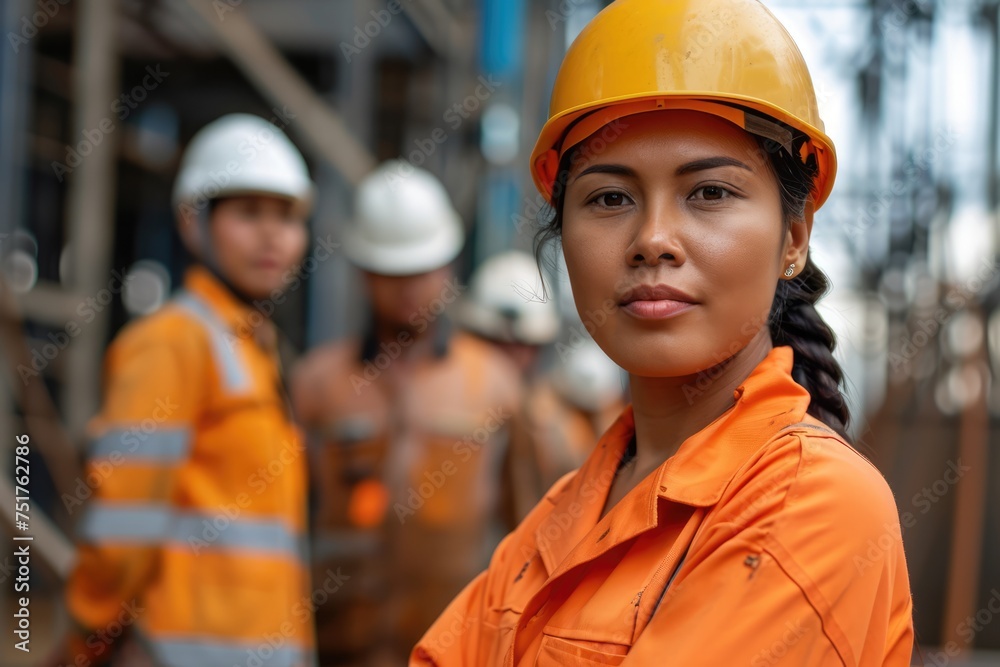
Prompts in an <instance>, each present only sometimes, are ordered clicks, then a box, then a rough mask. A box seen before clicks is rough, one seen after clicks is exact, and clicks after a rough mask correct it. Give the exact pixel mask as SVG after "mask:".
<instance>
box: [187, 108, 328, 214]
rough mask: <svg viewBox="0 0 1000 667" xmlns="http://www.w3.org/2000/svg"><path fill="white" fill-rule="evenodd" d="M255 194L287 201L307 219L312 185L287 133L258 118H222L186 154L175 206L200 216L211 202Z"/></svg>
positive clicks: (304, 164) (243, 115)
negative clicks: (197, 213)
mask: <svg viewBox="0 0 1000 667" xmlns="http://www.w3.org/2000/svg"><path fill="white" fill-rule="evenodd" d="M251 194H261V195H272V196H276V197H284V198H288V199H290V200H292V201H294V202H296V203H297V204H299V205H300V206H301V207H302V209H304V212H305V214H308V212H309V210H310V209H311V208H312V202H313V183H312V180H311V179H310V178H309V171H308V169H307V168H306V162H305V160H304V159H303V157H302V154H301V153H300V152H299V150H298V149H297V148H296V147H295V145H294V144H292V142H291V140H289V138H288V137H287V136H285V133H284V132H282V131H281V130H279V129H278V128H277V127H275V126H274V125H273V124H271V123H269V122H268V121H266V120H264V119H263V118H260V117H258V116H252V115H250V114H243V113H238V114H230V115H228V116H223V117H222V118H219V119H218V120H215V121H213V122H211V123H209V124H208V125H206V126H205V127H203V128H202V129H201V130H199V131H198V133H197V134H196V135H195V136H194V138H192V139H191V143H190V144H188V147H187V150H185V151H184V157H183V159H182V161H181V167H180V171H179V172H178V174H177V180H176V181H175V183H174V194H173V202H174V206H175V207H177V208H184V207H191V209H193V210H194V211H195V212H201V211H204V210H205V209H207V204H208V202H209V201H211V200H213V199H218V198H220V197H230V196H236V195H251Z"/></svg>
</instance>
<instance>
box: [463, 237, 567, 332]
mask: <svg viewBox="0 0 1000 667" xmlns="http://www.w3.org/2000/svg"><path fill="white" fill-rule="evenodd" d="M543 292H544V290H543V289H542V282H541V276H540V275H539V272H538V265H537V264H535V260H534V258H532V256H531V255H529V254H527V253H525V252H521V251H519V250H511V251H508V252H504V253H500V254H499V255H494V256H493V257H491V258H490V259H488V260H486V261H485V262H483V264H482V266H480V267H479V268H478V269H477V270H476V272H475V273H474V274H473V276H472V280H471V282H470V284H469V291H468V294H467V296H466V297H465V298H464V299H463V301H462V303H461V304H460V305H459V307H458V309H457V310H458V312H457V318H458V321H459V322H461V323H462V324H463V325H464V326H465V327H466V328H468V329H471V330H472V331H474V332H476V333H478V334H480V335H482V336H485V337H487V338H490V339H492V340H497V341H501V342H504V343H521V344H522V345H545V344H546V343H551V342H552V341H553V340H555V338H556V336H558V335H559V313H558V312H557V310H556V306H555V304H553V303H552V302H551V301H546V300H543V296H542V295H543Z"/></svg>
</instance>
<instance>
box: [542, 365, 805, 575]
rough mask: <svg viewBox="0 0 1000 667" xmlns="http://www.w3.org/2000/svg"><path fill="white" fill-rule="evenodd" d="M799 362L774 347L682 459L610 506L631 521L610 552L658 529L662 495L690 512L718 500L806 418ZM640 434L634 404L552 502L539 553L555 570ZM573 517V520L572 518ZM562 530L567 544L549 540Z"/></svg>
mask: <svg viewBox="0 0 1000 667" xmlns="http://www.w3.org/2000/svg"><path fill="white" fill-rule="evenodd" d="M793 360H794V355H793V351H792V348H791V347H788V346H778V347H775V348H773V349H772V350H771V351H770V352H769V353H768V355H767V356H766V357H765V358H764V359H763V360H762V361H761V362H760V363H759V364H758V365H757V367H756V368H755V369H754V370H753V371H752V372H751V373H750V375H749V376H747V378H746V380H744V382H743V384H741V385H740V386H739V387H738V388H737V389H736V390H735V391H734V392H733V396H734V398H735V399H736V402H735V404H734V405H733V406H732V407H731V408H730V409H729V410H727V411H726V412H724V413H723V414H722V415H720V416H719V417H718V418H717V419H716V420H715V421H713V422H712V423H711V424H709V425H708V426H706V427H705V428H704V429H702V430H701V431H699V432H698V433H696V434H694V435H693V436H691V437H690V438H688V439H687V440H685V441H684V443H683V444H682V445H681V447H680V449H679V450H678V452H677V454H675V455H674V456H672V457H671V458H669V459H667V460H666V461H665V462H664V463H663V464H662V465H661V466H660V467H659V468H657V469H656V470H655V471H654V472H653V473H651V474H650V475H649V477H647V478H646V479H645V480H643V481H642V482H640V483H639V485H638V486H636V488H635V489H633V490H632V491H631V492H630V493H629V494H628V495H626V496H625V498H623V499H622V500H621V501H620V503H619V504H618V506H616V507H615V508H613V509H612V511H611V512H610V513H609V517H611V516H612V515H617V516H623V514H622V513H626V514H627V515H628V516H629V517H630V520H629V521H609V522H608V523H609V524H610V525H609V526H608V534H607V535H606V538H605V539H602V540H601V543H602V544H603V545H606V548H610V547H612V546H613V545H615V544H620V543H621V542H622V541H624V540H627V539H630V538H631V537H634V536H635V535H638V534H639V533H642V532H645V531H646V530H649V529H651V528H653V527H655V526H656V525H657V523H658V521H659V517H658V512H659V511H660V505H661V504H660V503H659V502H658V500H659V499H661V498H662V499H664V500H667V501H670V502H674V503H680V504H683V505H688V506H692V507H710V506H712V505H715V504H716V503H718V502H719V499H720V498H721V497H722V493H723V491H724V490H725V488H726V487H727V486H728V485H729V483H730V482H731V481H732V480H733V478H734V477H735V476H736V473H737V472H739V470H740V468H742V467H743V465H744V464H745V463H746V462H747V461H748V460H749V459H750V457H751V456H752V455H753V454H754V452H756V451H757V450H759V449H760V448H761V447H763V446H764V444H765V443H766V442H767V441H768V440H769V439H770V437H771V436H773V435H774V434H776V433H777V432H778V431H780V430H782V429H783V428H785V427H786V426H790V425H792V424H796V423H798V422H800V421H802V420H803V418H804V417H805V414H806V410H807V409H808V407H809V400H810V396H809V392H808V391H807V390H806V389H805V388H804V387H802V386H801V385H799V384H798V383H797V382H795V380H793V379H792V374H791V373H792V363H793ZM634 432H635V421H634V418H633V414H632V407H631V405H630V406H628V407H626V408H625V410H624V412H622V414H621V415H620V416H619V417H618V419H617V421H615V423H614V424H613V425H612V426H611V427H610V428H609V429H608V430H607V432H606V433H605V434H604V435H603V436H602V437H601V439H600V441H598V443H597V446H596V447H595V448H594V451H593V453H592V454H591V455H590V457H589V458H588V459H587V461H586V462H585V463H584V464H583V466H582V467H581V468H580V470H579V472H578V473H577V474H576V475H575V476H574V477H573V478H572V479H571V480H570V481H569V482H568V484H567V485H566V487H565V489H564V490H563V493H561V494H559V495H558V496H556V497H555V498H553V499H552V502H554V504H555V507H554V508H553V509H552V512H551V513H550V515H549V516H548V517H547V518H546V519H545V520H543V521H542V522H541V524H540V525H539V526H538V529H537V530H536V540H537V544H538V546H539V551H540V553H541V555H542V559H543V561H544V562H545V565H546V568H547V569H548V571H549V572H550V573H551V572H552V571H553V570H554V569H555V567H556V565H557V564H559V563H562V562H564V561H565V560H566V556H568V555H569V553H570V552H571V551H572V550H573V548H574V545H577V544H578V543H580V541H581V540H582V539H583V538H584V537H585V536H586V534H587V533H588V532H589V531H590V530H591V529H592V528H593V527H594V526H595V525H596V524H597V523H598V521H599V520H600V513H601V510H602V509H603V507H604V501H605V499H606V498H607V495H608V491H609V489H610V488H611V483H612V481H613V480H614V477H615V472H616V470H617V468H618V462H619V460H620V459H621V457H622V455H623V454H624V453H625V449H626V448H627V447H628V443H629V441H630V440H631V439H632V435H633V433H634ZM588 498H589V499H590V500H587V499H588ZM581 499H584V500H583V501H581ZM570 517H571V518H572V519H574V521H568V520H567V518H570ZM606 518H607V517H606ZM550 524H551V525H550ZM557 530H561V531H562V535H563V537H564V539H558V540H550V539H547V538H546V537H545V535H552V534H554V531H557ZM570 533H571V534H570ZM593 555H594V554H591V556H593ZM574 560H575V559H574Z"/></svg>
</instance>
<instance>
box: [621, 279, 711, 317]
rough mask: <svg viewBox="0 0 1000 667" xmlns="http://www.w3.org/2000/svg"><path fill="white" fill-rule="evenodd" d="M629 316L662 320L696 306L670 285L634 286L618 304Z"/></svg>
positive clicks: (689, 298)
mask: <svg viewBox="0 0 1000 667" xmlns="http://www.w3.org/2000/svg"><path fill="white" fill-rule="evenodd" d="M619 303H620V305H621V307H622V308H623V309H624V310H625V311H626V312H627V313H629V314H631V315H633V316H635V317H638V318H640V319H643V320H662V319H666V318H669V317H673V316H675V315H679V314H680V313H683V312H685V311H687V310H689V309H691V308H693V307H695V306H697V305H698V303H697V301H696V300H695V299H694V298H693V297H691V296H690V295H689V294H688V293H687V292H684V291H683V290H681V289H679V288H677V287H674V286H672V285H636V286H635V287H633V288H631V289H629V290H627V291H626V292H625V293H624V294H623V295H622V299H621V301H620V302H619Z"/></svg>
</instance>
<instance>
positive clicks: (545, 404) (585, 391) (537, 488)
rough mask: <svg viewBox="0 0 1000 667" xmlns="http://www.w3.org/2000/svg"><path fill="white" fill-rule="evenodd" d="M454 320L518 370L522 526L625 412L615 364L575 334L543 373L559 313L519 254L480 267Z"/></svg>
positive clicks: (516, 488)
mask: <svg viewBox="0 0 1000 667" xmlns="http://www.w3.org/2000/svg"><path fill="white" fill-rule="evenodd" d="M456 319H457V320H458V321H459V322H460V323H461V324H462V325H463V326H464V327H465V328H467V329H469V330H470V331H471V332H473V333H475V334H476V335H478V336H480V337H482V338H484V339H486V340H488V341H490V342H491V343H492V344H494V345H496V346H497V347H498V348H499V349H500V350H502V351H503V352H504V353H505V354H507V356H508V357H509V358H510V359H511V360H512V361H513V362H514V363H515V364H516V365H517V367H518V369H519V370H520V371H521V375H522V380H523V382H524V384H525V387H526V390H525V394H524V405H523V407H522V410H521V415H522V419H520V420H518V421H517V428H516V430H515V433H514V437H513V439H512V442H511V447H512V450H513V452H512V456H511V464H512V472H513V480H512V481H513V482H515V483H513V484H512V485H511V486H512V487H513V488H512V493H513V497H512V501H513V510H514V513H515V516H514V519H515V520H516V521H520V520H521V519H523V518H524V516H525V515H526V514H527V513H528V511H529V510H530V509H531V508H532V507H534V506H535V504H536V503H537V502H538V501H539V500H541V498H542V495H543V494H544V493H545V491H547V490H548V489H549V487H551V486H552V485H553V484H554V483H555V482H556V481H557V480H558V479H559V478H560V477H562V476H563V475H565V474H566V473H568V472H570V471H571V470H575V469H576V468H578V467H579V466H580V464H581V463H582V462H583V461H584V459H586V457H587V455H588V454H589V453H590V450H591V449H592V448H593V446H594V443H595V442H597V438H598V436H599V435H600V434H601V433H602V432H603V431H604V429H605V428H607V427H608V426H610V425H611V423H612V422H613V421H614V420H615V418H616V417H617V416H618V414H619V413H620V412H621V411H622V410H623V409H624V407H625V405H624V403H623V401H622V390H621V381H620V379H619V377H618V374H617V366H615V365H614V363H613V362H612V361H611V360H610V359H608V358H607V356H606V355H605V354H604V353H603V352H602V351H601V350H600V348H598V347H597V345H596V344H595V343H593V341H592V340H590V339H589V338H586V337H584V336H583V335H581V334H580V333H579V331H574V332H573V337H572V340H570V341H569V343H568V344H562V343H560V344H559V345H557V346H556V353H557V355H556V363H555V366H554V368H553V369H551V371H549V372H545V370H544V368H543V367H542V364H541V357H542V353H543V351H544V350H545V348H546V347H547V346H549V345H551V344H552V343H553V342H554V341H555V340H556V338H557V337H558V336H559V332H560V321H559V311H558V309H557V308H556V305H555V303H554V302H553V301H552V300H551V299H547V298H546V296H545V290H544V286H543V283H542V274H541V273H540V271H539V268H538V264H537V263H536V261H535V259H534V258H533V257H532V256H531V255H529V254H528V253H525V252H522V251H518V250H510V251H507V252H503V253H500V254H498V255H494V256H493V257H491V258H490V259H488V260H486V261H485V262H483V264H482V265H481V266H480V267H479V268H478V269H477V270H476V272H475V273H474V274H473V276H472V279H471V280H470V282H469V290H468V292H467V294H466V295H465V297H464V298H463V299H462V301H461V303H460V304H459V307H458V312H457V318H456ZM580 329H582V326H581V327H580Z"/></svg>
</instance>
